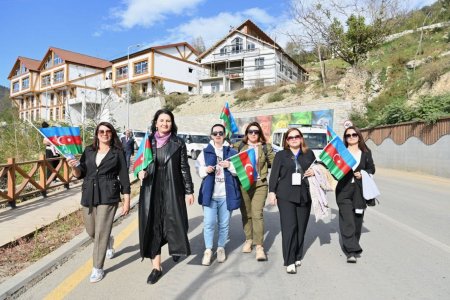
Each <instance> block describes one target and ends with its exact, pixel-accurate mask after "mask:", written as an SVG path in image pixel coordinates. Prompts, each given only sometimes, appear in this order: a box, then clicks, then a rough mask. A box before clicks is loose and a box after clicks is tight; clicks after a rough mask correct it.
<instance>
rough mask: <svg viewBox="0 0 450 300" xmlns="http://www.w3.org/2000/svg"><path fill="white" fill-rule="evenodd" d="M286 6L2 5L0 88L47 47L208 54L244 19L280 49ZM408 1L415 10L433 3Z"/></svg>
mask: <svg viewBox="0 0 450 300" xmlns="http://www.w3.org/2000/svg"><path fill="white" fill-rule="evenodd" d="M290 1H291V0H277V1H274V0H227V1H219V0H39V1H36V0H0V15H1V18H0V20H1V27H0V37H1V41H2V42H1V44H0V85H3V86H8V87H9V80H8V79H7V77H8V75H9V73H10V71H11V69H12V67H13V65H14V63H15V61H16V59H17V57H18V56H25V57H29V58H33V59H38V60H42V59H43V56H44V55H45V53H46V52H47V50H48V48H49V47H57V48H62V49H66V50H70V51H74V52H79V53H82V54H87V55H91V56H96V57H100V58H103V59H106V60H112V59H115V58H118V57H121V56H124V55H127V53H128V49H130V51H131V52H134V51H136V50H140V49H142V48H137V47H135V45H137V44H141V45H145V47H150V46H157V45H164V44H170V43H177V42H184V41H186V42H192V40H193V39H195V38H196V37H198V36H201V37H202V38H203V40H204V42H205V44H206V47H208V46H211V45H212V44H214V43H215V42H216V41H217V40H219V39H221V38H222V37H223V36H225V35H226V34H227V32H228V30H229V29H230V27H231V26H234V27H236V26H238V25H240V24H241V23H242V22H244V21H245V20H247V19H251V20H252V21H253V22H254V23H256V24H257V25H258V26H259V27H260V28H261V29H262V30H264V31H265V32H266V33H267V34H268V35H269V36H271V37H272V38H273V39H275V40H276V42H277V43H278V44H280V45H281V46H284V45H285V44H286V42H287V41H288V40H289V37H288V36H287V34H286V32H290V31H291V30H295V25H294V24H293V23H292V21H291V17H290V13H289V2H290ZM304 1H306V2H310V1H314V0H304ZM341 1H349V0H341ZM406 1H407V2H408V3H409V7H416V8H418V7H422V6H424V5H429V4H431V3H433V2H435V0H406Z"/></svg>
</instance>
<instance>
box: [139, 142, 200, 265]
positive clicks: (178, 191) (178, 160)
mask: <svg viewBox="0 0 450 300" xmlns="http://www.w3.org/2000/svg"><path fill="white" fill-rule="evenodd" d="M151 145H152V149H155V150H154V151H153V155H154V157H153V162H152V163H151V164H150V165H149V166H148V168H147V170H146V171H147V172H148V176H147V177H146V178H145V179H144V180H143V182H142V186H141V192H140V195H139V245H140V252H141V257H143V258H144V257H148V258H150V243H149V237H150V235H151V234H152V230H151V228H148V227H149V226H148V224H149V219H150V218H152V217H153V216H151V215H150V205H151V202H152V197H153V181H154V180H153V179H154V178H155V177H156V173H155V172H157V169H156V168H155V163H154V162H155V161H156V160H157V159H156V141H155V140H154V139H152V140H151ZM167 147H168V149H167V152H166V157H165V159H164V162H165V165H164V168H165V173H166V178H165V180H166V181H165V189H164V191H163V193H164V194H163V199H164V203H163V204H164V205H165V212H166V215H165V219H164V231H165V234H164V235H165V237H166V239H167V243H168V245H169V254H170V255H183V256H185V255H190V254H191V249H190V245H189V240H188V236H187V231H188V227H189V225H188V216H187V210H186V202H185V195H189V194H193V193H194V185H193V183H192V178H191V171H190V168H189V164H188V158H187V152H186V145H185V144H184V142H183V141H182V140H181V139H180V138H178V137H177V136H174V135H172V136H171V137H170V139H169V142H168V145H167ZM159 167H161V166H159Z"/></svg>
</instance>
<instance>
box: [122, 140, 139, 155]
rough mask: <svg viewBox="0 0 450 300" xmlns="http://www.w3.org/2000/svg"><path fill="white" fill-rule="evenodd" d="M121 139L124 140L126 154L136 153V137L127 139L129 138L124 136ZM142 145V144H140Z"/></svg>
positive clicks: (123, 145)
mask: <svg viewBox="0 0 450 300" xmlns="http://www.w3.org/2000/svg"><path fill="white" fill-rule="evenodd" d="M120 141H121V142H122V148H123V151H124V152H125V153H126V154H131V155H133V154H134V138H132V137H130V138H129V139H128V141H127V138H126V137H125V136H123V137H122V138H121V139H120ZM139 146H140V145H139Z"/></svg>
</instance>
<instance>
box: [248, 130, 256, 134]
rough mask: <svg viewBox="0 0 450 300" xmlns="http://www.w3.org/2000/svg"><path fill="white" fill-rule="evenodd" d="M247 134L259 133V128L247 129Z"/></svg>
mask: <svg viewBox="0 0 450 300" xmlns="http://www.w3.org/2000/svg"><path fill="white" fill-rule="evenodd" d="M247 134H259V130H249V131H247Z"/></svg>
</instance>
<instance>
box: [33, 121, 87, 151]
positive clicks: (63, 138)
mask: <svg viewBox="0 0 450 300" xmlns="http://www.w3.org/2000/svg"><path fill="white" fill-rule="evenodd" d="M39 130H40V131H41V132H42V134H43V135H44V136H45V137H46V138H47V139H49V140H50V142H52V144H53V145H55V147H56V149H57V150H58V152H59V153H61V154H62V155H63V156H65V157H69V156H72V155H75V154H81V153H82V150H81V137H80V128H79V127H47V128H41V129H39Z"/></svg>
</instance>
